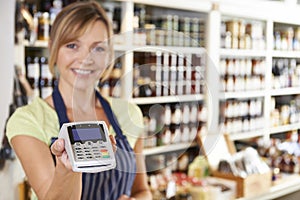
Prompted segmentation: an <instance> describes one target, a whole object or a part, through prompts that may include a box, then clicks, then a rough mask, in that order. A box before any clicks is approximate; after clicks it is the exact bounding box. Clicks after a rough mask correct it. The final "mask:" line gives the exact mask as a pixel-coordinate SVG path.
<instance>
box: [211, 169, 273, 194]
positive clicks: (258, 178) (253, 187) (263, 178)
mask: <svg viewBox="0 0 300 200" xmlns="http://www.w3.org/2000/svg"><path fill="white" fill-rule="evenodd" d="M213 176H215V177H219V178H224V179H228V180H233V181H236V198H240V197H253V196H256V195H259V194H262V193H265V192H268V191H269V189H270V187H271V184H272V173H271V172H268V173H264V174H251V175H249V176H247V177H246V178H242V177H237V176H234V175H231V174H225V173H221V172H218V171H215V172H213Z"/></svg>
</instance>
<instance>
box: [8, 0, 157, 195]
mask: <svg viewBox="0 0 300 200" xmlns="http://www.w3.org/2000/svg"><path fill="white" fill-rule="evenodd" d="M110 24H111V23H110V22H109V21H108V19H107V17H106V14H105V11H104V10H103V9H102V7H101V6H100V5H99V4H98V3H97V2H96V1H88V2H76V3H73V4H70V5H68V6H67V7H65V8H64V9H63V10H62V11H61V12H60V13H59V14H58V15H57V17H56V19H55V21H54V24H53V26H52V29H51V34H50V41H49V48H50V59H49V67H50V69H51V71H52V72H53V73H54V72H55V71H57V72H58V74H59V76H58V86H57V87H55V88H54V90H53V93H52V95H51V96H48V97H46V98H45V99H41V98H39V97H37V98H36V99H34V100H33V101H32V103H31V104H29V105H26V106H24V107H22V108H19V109H18V110H16V112H15V113H14V114H13V116H12V117H11V118H10V119H9V121H8V124H7V135H8V138H9V140H10V143H11V144H12V147H13V148H14V150H15V152H16V154H17V156H18V158H19V159H20V161H21V163H22V167H23V169H24V171H25V173H26V176H27V178H28V181H29V183H30V185H31V187H32V189H33V193H32V194H33V195H32V199H37V198H38V199H75V200H76V199H104V200H105V199H109V200H126V199H143V200H144V199H151V192H150V190H149V187H148V184H147V177H146V173H145V163H144V158H143V156H142V148H143V142H142V141H141V137H140V136H141V134H142V133H143V130H144V128H143V116H142V113H141V111H140V109H139V107H138V106H136V105H134V104H131V103H129V102H127V101H125V100H121V99H114V98H108V97H107V98H104V97H102V96H101V95H100V93H99V92H98V91H97V89H96V88H95V85H96V83H97V82H98V81H99V79H104V78H105V77H106V76H107V74H108V73H109V72H110V70H111V67H112V66H113V65H112V64H113V62H112V58H113V53H112V42H111V40H110V39H111V37H112V35H111V33H112V30H111V27H110ZM83 121H103V122H105V123H106V124H107V126H108V127H109V130H110V134H111V136H110V140H111V143H112V144H113V145H114V146H115V147H117V148H115V149H118V150H117V151H116V152H115V158H116V163H117V166H116V168H115V169H113V170H109V171H105V172H99V173H79V172H74V171H72V167H71V163H70V160H69V159H68V157H67V155H66V151H65V146H64V140H63V139H61V138H60V139H56V138H57V136H58V133H59V129H60V127H61V126H62V125H63V124H64V123H67V122H83ZM112 135H114V136H115V137H112ZM49 145H50V148H49ZM28 146H30V148H28ZM51 154H52V155H51ZM53 158H54V160H53Z"/></svg>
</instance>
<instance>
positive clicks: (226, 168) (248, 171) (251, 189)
mask: <svg viewBox="0 0 300 200" xmlns="http://www.w3.org/2000/svg"><path fill="white" fill-rule="evenodd" d="M228 137H229V136H227V135H223V134H207V135H205V136H200V137H199V138H198V142H200V144H201V147H202V150H203V152H204V154H205V156H206V158H207V160H208V163H209V168H210V171H211V174H212V176H213V177H218V178H224V179H227V180H232V181H235V182H236V184H237V185H236V198H240V197H254V196H256V195H259V194H262V193H265V192H268V191H269V189H270V187H271V185H272V172H271V170H270V169H269V167H268V166H267V164H266V163H265V162H264V161H262V160H261V159H260V157H259V156H258V153H257V151H256V150H255V149H253V148H248V149H245V150H244V151H240V152H236V149H235V147H234V144H233V143H232V141H231V140H230V139H229V138H228Z"/></svg>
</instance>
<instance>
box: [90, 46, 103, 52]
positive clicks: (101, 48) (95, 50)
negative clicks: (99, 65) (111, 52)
mask: <svg viewBox="0 0 300 200" xmlns="http://www.w3.org/2000/svg"><path fill="white" fill-rule="evenodd" d="M106 49H107V48H106V47H104V46H103V45H96V46H95V47H94V48H92V50H91V52H93V53H102V52H105V51H106Z"/></svg>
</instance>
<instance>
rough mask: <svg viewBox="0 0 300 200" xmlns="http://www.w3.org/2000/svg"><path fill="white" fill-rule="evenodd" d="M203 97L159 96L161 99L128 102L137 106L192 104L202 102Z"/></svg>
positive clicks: (141, 99) (139, 99)
mask: <svg viewBox="0 0 300 200" xmlns="http://www.w3.org/2000/svg"><path fill="white" fill-rule="evenodd" d="M203 100H204V95H202V94H194V95H181V96H161V97H139V98H132V99H131V100H130V101H131V102H133V103H135V104H138V105H143V104H155V103H176V102H193V101H203Z"/></svg>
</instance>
